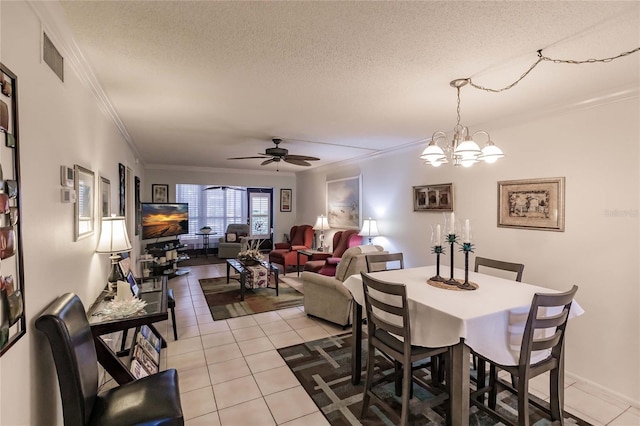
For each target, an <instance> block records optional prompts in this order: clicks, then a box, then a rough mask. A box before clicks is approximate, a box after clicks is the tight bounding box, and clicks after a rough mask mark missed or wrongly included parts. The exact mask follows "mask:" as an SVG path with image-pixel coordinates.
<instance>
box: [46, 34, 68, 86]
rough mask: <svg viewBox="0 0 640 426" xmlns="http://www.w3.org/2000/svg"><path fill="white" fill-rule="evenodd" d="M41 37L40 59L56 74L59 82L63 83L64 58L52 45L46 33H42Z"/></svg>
mask: <svg viewBox="0 0 640 426" xmlns="http://www.w3.org/2000/svg"><path fill="white" fill-rule="evenodd" d="M43 35H44V44H43V47H42V59H44V61H45V62H46V63H47V65H49V68H51V70H53V72H54V73H56V75H57V76H58V78H59V79H60V81H64V58H63V57H62V55H61V54H60V52H58V49H56V47H55V46H54V45H53V43H52V42H51V40H50V39H49V37H48V36H47V33H43Z"/></svg>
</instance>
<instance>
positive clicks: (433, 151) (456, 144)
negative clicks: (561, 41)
mask: <svg viewBox="0 0 640 426" xmlns="http://www.w3.org/2000/svg"><path fill="white" fill-rule="evenodd" d="M638 51H640V47H636V48H634V49H632V50H629V51H626V52H622V53H620V54H619V55H616V56H612V57H608V58H601V59H586V60H575V59H553V58H549V57H547V56H544V55H543V54H542V49H540V50H538V60H537V61H536V62H535V63H534V64H533V65H531V66H530V67H529V69H527V70H526V71H525V72H524V73H522V75H520V77H519V78H518V79H517V80H516V81H514V82H513V83H511V84H509V85H507V86H505V87H503V88H501V89H491V88H488V87H484V86H480V85H478V84H475V83H474V82H473V81H471V79H470V78H458V79H455V80H453V81H452V82H451V83H449V84H450V85H451V87H455V89H456V90H457V92H458V93H457V94H458V108H457V113H458V121H457V122H456V126H455V127H454V128H453V140H452V141H451V143H448V144H447V142H446V139H447V135H446V134H445V133H444V132H440V131H437V132H435V133H434V134H433V135H432V136H431V141H430V142H429V145H428V146H427V147H426V148H425V150H424V151H422V154H421V155H420V158H421V159H423V160H425V164H430V165H432V166H433V167H440V166H441V165H442V164H446V163H448V162H449V160H451V162H452V163H453V165H454V166H462V167H471V166H472V165H474V164H475V163H478V162H480V161H484V162H485V163H495V162H496V161H497V160H498V159H499V158H502V157H504V153H503V152H502V150H501V149H500V148H498V147H497V146H496V145H495V144H494V143H493V141H492V140H491V137H490V136H489V133H487V132H485V131H484V130H478V131H477V132H475V133H473V134H472V133H471V132H470V131H469V128H468V127H466V126H462V125H461V124H460V88H461V87H464V86H466V85H467V84H468V85H470V86H471V87H473V88H475V89H478V90H483V91H485V92H493V93H499V92H503V91H505V90H509V89H511V88H512V87H514V86H515V85H516V84H518V83H519V82H520V81H521V80H522V79H523V78H525V77H526V76H527V75H528V74H529V73H530V72H531V71H533V69H534V68H535V67H536V66H538V64H540V63H541V62H544V61H547V62H551V63H554V64H574V65H575V64H592V63H607V62H611V61H613V60H615V59H619V58H622V57H625V56H628V55H631V54H633V53H636V52H638ZM477 135H484V136H486V138H487V141H486V142H485V145H484V147H483V148H482V149H480V146H479V145H478V144H477V143H476V142H475V140H474V138H476V136H477ZM439 141H443V146H444V148H443V147H441V146H440V145H438V142H439Z"/></svg>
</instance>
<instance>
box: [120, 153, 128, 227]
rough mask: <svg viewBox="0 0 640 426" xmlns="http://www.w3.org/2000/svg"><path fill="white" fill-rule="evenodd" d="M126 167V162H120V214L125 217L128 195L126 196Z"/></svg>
mask: <svg viewBox="0 0 640 426" xmlns="http://www.w3.org/2000/svg"><path fill="white" fill-rule="evenodd" d="M126 179H127V178H126V169H125V167H124V164H122V163H118V182H119V184H120V186H119V189H118V193H119V194H120V209H119V210H118V216H122V217H125V214H126V212H127V197H126V187H127V184H126Z"/></svg>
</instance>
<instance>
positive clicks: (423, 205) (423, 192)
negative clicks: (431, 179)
mask: <svg viewBox="0 0 640 426" xmlns="http://www.w3.org/2000/svg"><path fill="white" fill-rule="evenodd" d="M413 211H414V212H452V211H453V184H452V183H442V184H438V185H420V186H414V187H413Z"/></svg>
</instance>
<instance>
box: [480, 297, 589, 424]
mask: <svg viewBox="0 0 640 426" xmlns="http://www.w3.org/2000/svg"><path fill="white" fill-rule="evenodd" d="M577 291H578V286H575V285H574V286H573V288H571V290H569V291H567V292H564V293H544V294H543V293H536V294H535V295H534V296H533V301H532V302H531V308H530V309H529V315H528V317H527V322H526V324H525V327H524V335H523V337H522V345H521V347H520V357H519V362H518V365H500V364H497V363H496V362H494V361H492V360H490V359H487V361H488V362H490V372H489V386H486V387H484V388H481V389H479V390H478V391H476V392H474V394H475V393H481V392H487V391H488V392H489V401H488V406H486V405H484V404H482V403H480V402H478V401H477V400H476V399H475V398H473V397H472V398H471V402H472V403H473V404H474V405H476V406H478V407H479V408H480V409H482V410H483V411H486V412H488V413H489V414H491V415H492V416H494V417H496V418H498V419H500V421H501V422H503V423H505V424H513V423H512V422H510V421H509V420H508V419H506V418H505V417H504V416H502V415H501V414H499V413H497V412H496V411H495V409H496V400H497V395H498V390H499V389H503V388H504V389H507V390H509V391H511V392H512V393H514V394H516V395H517V396H518V423H517V424H518V425H519V426H529V402H531V403H532V404H533V405H535V406H537V407H538V408H540V409H541V410H543V411H545V412H547V414H549V415H550V416H551V420H552V421H559V422H560V423H562V419H563V415H562V406H563V395H564V377H563V374H564V368H563V351H564V339H565V335H566V327H567V320H568V319H569V310H570V309H571V304H572V303H573V298H574V297H575V294H576V292H577ZM541 308H542V309H541ZM553 308H555V309H553ZM549 329H553V334H552V335H549ZM545 331H547V333H546V334H545V333H544V332H545ZM537 351H549V354H548V356H547V357H546V358H545V359H543V360H542V361H538V362H536V363H535V364H531V354H532V353H533V352H537ZM476 355H477V356H478V358H479V359H485V358H483V357H482V356H481V355H479V354H476ZM498 369H502V370H505V371H507V372H508V373H510V374H511V375H512V376H515V377H516V378H517V385H516V386H515V388H514V387H513V386H511V385H509V384H508V383H506V382H504V381H502V380H500V379H498ZM547 371H549V372H550V380H549V395H550V398H549V407H548V408H547V407H545V406H542V405H541V404H538V403H537V402H535V401H533V400H532V401H529V380H530V379H532V378H534V377H536V376H539V375H540V374H542V373H545V372H547ZM472 396H475V395H472Z"/></svg>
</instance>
